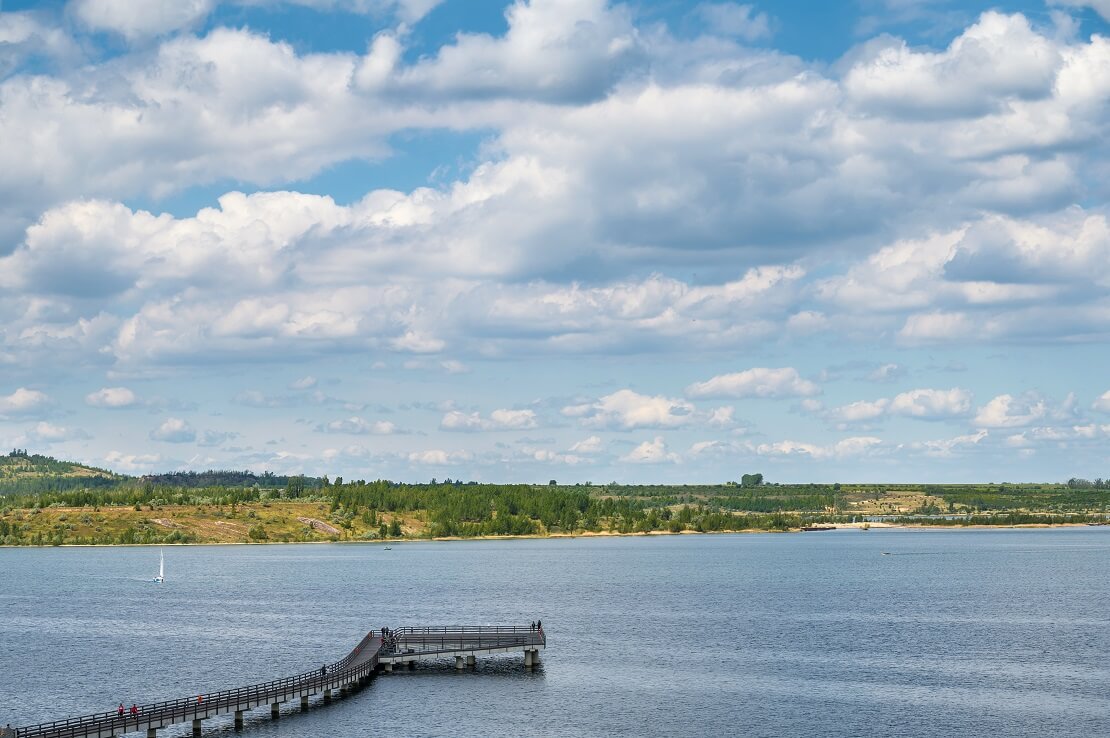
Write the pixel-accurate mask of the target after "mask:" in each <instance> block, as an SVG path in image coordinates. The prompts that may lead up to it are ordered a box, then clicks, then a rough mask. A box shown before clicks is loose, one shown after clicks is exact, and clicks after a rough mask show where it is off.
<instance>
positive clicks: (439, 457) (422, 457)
mask: <svg viewBox="0 0 1110 738" xmlns="http://www.w3.org/2000/svg"><path fill="white" fill-rule="evenodd" d="M473 459H474V455H473V454H471V453H470V452H469V451H444V450H442V449H428V450H426V451H413V452H412V453H410V454H409V455H408V460H409V462H410V463H412V464H417V465H420V466H454V465H456V464H463V463H467V462H469V461H472V460H473Z"/></svg>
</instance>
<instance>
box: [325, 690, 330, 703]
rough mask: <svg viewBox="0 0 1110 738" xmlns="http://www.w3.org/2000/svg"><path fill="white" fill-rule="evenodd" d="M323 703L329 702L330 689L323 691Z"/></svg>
mask: <svg viewBox="0 0 1110 738" xmlns="http://www.w3.org/2000/svg"><path fill="white" fill-rule="evenodd" d="M324 702H331V690H330V689H325V690H324Z"/></svg>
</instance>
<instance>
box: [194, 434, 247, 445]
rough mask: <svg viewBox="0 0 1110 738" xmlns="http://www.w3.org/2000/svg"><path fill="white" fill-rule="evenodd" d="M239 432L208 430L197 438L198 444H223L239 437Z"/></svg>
mask: <svg viewBox="0 0 1110 738" xmlns="http://www.w3.org/2000/svg"><path fill="white" fill-rule="evenodd" d="M238 437H239V433H237V432H235V431H214V430H206V431H204V432H203V433H201V434H200V435H199V436H198V438H197V445H198V446H203V447H206V448H212V447H216V446H222V445H224V444H225V443H227V442H228V441H230V440H232V439H233V438H238Z"/></svg>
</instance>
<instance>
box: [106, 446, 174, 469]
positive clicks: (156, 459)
mask: <svg viewBox="0 0 1110 738" xmlns="http://www.w3.org/2000/svg"><path fill="white" fill-rule="evenodd" d="M161 461H162V457H161V456H160V455H159V454H125V453H123V452H121V451H109V452H108V453H107V455H105V457H104V466H106V467H107V468H108V469H111V470H113V471H116V472H121V473H124V474H149V473H151V472H154V471H157V467H156V465H157V464H159V463H161Z"/></svg>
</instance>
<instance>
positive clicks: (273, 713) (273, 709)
mask: <svg viewBox="0 0 1110 738" xmlns="http://www.w3.org/2000/svg"><path fill="white" fill-rule="evenodd" d="M280 714H281V705H280V704H278V703H277V702H275V703H274V704H272V705H270V717H272V718H276V717H277V716H278V715H280Z"/></svg>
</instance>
